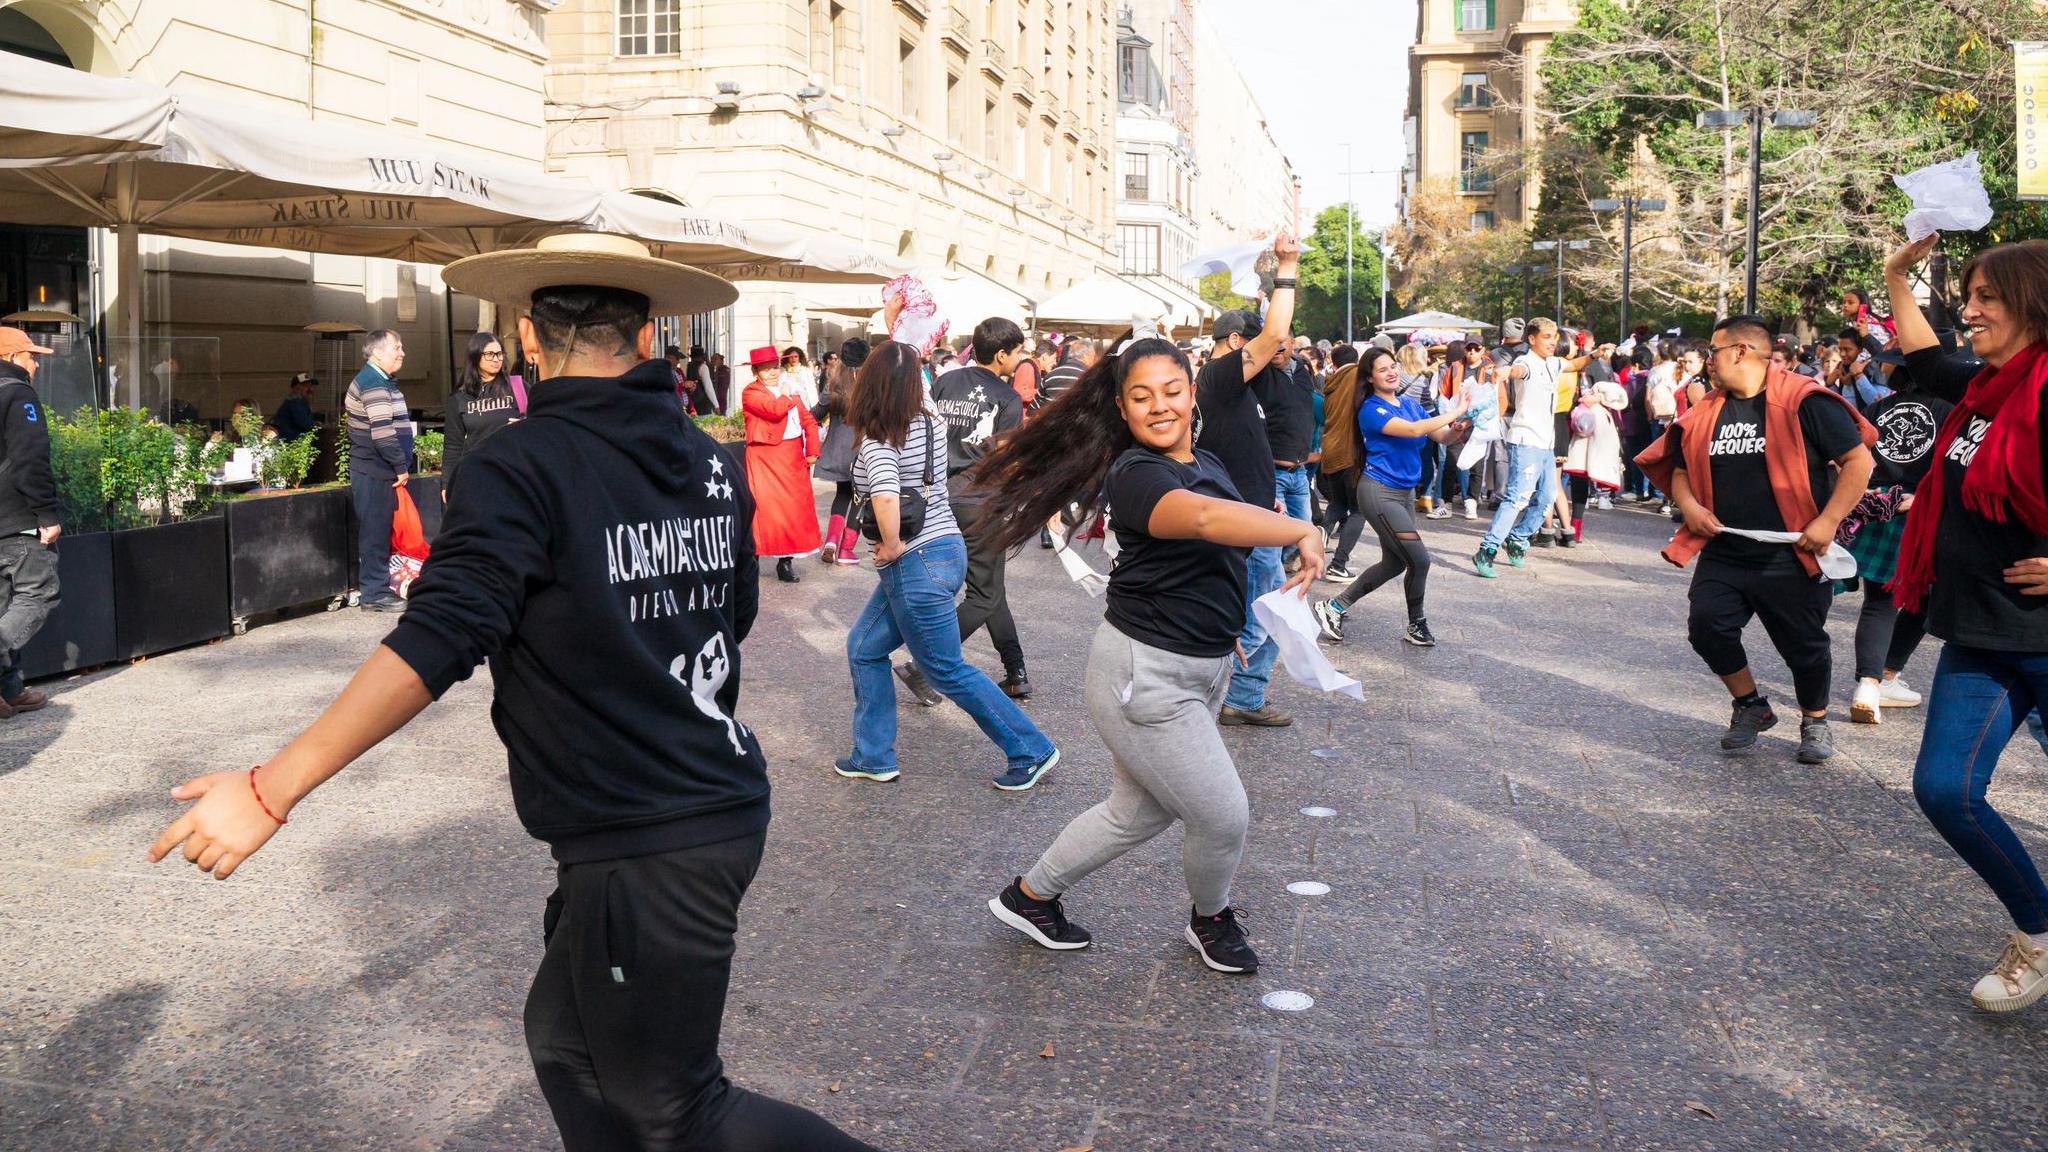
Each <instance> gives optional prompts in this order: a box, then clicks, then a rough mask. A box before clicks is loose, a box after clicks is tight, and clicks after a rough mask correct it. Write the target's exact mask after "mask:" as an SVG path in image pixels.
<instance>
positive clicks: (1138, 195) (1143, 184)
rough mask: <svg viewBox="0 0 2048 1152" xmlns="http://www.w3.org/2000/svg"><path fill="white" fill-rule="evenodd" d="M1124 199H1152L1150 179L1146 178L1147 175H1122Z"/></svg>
mask: <svg viewBox="0 0 2048 1152" xmlns="http://www.w3.org/2000/svg"><path fill="white" fill-rule="evenodd" d="M1124 199H1126V200H1150V199H1152V181H1151V179H1150V178H1148V177H1144V176H1126V177H1124Z"/></svg>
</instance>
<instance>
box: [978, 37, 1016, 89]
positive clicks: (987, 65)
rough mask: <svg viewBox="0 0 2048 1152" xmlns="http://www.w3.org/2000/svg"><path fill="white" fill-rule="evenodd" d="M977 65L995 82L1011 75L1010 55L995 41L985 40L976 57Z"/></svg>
mask: <svg viewBox="0 0 2048 1152" xmlns="http://www.w3.org/2000/svg"><path fill="white" fill-rule="evenodd" d="M975 65H976V67H978V68H980V69H981V70H982V72H983V73H984V74H985V75H987V76H988V77H989V78H991V79H993V80H998V81H1000V80H1001V79H1002V78H1003V77H1005V76H1007V75H1009V73H1010V55H1009V53H1007V52H1005V51H1003V46H1002V45H1001V44H998V43H997V42H995V41H994V40H988V39H984V40H982V42H981V51H980V52H979V53H977V54H976V56H975Z"/></svg>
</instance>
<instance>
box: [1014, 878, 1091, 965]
mask: <svg viewBox="0 0 2048 1152" xmlns="http://www.w3.org/2000/svg"><path fill="white" fill-rule="evenodd" d="M988 910H989V911H990V912H993V913H995V917H996V919H998V920H1001V921H1002V922H1003V923H1005V924H1008V925H1009V926H1010V927H1012V928H1015V929H1016V930H1017V931H1019V932H1022V933H1023V934H1025V935H1026V936H1029V937H1031V940H1032V942H1033V943H1035V944H1037V945H1038V946H1039V947H1041V948H1050V949H1052V950H1053V951H1055V952H1072V951H1075V950H1076V949H1080V948H1086V947H1087V946H1088V945H1089V944H1090V943H1092V942H1093V941H1094V939H1095V938H1094V937H1093V936H1090V935H1089V934H1088V930H1087V929H1086V928H1083V927H1081V926H1080V925H1079V924H1074V923H1070V922H1069V921H1068V920H1067V913H1066V910H1065V909H1063V908H1061V907H1060V902H1059V898H1058V897H1054V898H1053V899H1051V900H1033V899H1032V898H1031V897H1029V896H1026V895H1025V894H1024V878H1023V877H1021V876H1019V877H1017V878H1016V879H1014V880H1012V881H1010V884H1009V887H1007V888H1004V889H1003V890H1002V892H1001V893H1000V894H999V895H997V896H996V898H995V899H993V900H991V901H989V902H988Z"/></svg>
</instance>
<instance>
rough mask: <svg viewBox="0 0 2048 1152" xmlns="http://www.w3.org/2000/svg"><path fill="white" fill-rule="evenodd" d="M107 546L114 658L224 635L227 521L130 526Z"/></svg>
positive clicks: (221, 518) (219, 518)
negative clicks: (111, 572)
mask: <svg viewBox="0 0 2048 1152" xmlns="http://www.w3.org/2000/svg"><path fill="white" fill-rule="evenodd" d="M113 544H114V549H113V552H114V555H113V569H114V658H115V659H117V660H132V659H134V658H135V657H137V656H149V655H152V654H154V653H157V652H168V651H170V650H171V649H173V648H183V647H185V646H186V645H188V644H199V643H202V642H204V641H207V640H212V639H215V638H217V637H221V636H225V635H227V634H228V625H229V619H230V615H231V614H230V613H229V611H228V525H227V518H226V517H224V516H207V517H204V518H202V519H199V520H187V521H185V522H184V523H182V524H164V525H161V526H159V527H155V528H129V529H126V530H123V531H120V532H115V533H113Z"/></svg>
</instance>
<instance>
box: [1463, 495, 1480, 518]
mask: <svg viewBox="0 0 2048 1152" xmlns="http://www.w3.org/2000/svg"><path fill="white" fill-rule="evenodd" d="M1465 519H1467V520H1477V519H1479V501H1477V500H1466V501H1465Z"/></svg>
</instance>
